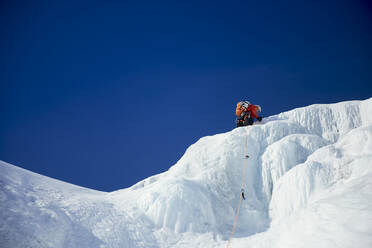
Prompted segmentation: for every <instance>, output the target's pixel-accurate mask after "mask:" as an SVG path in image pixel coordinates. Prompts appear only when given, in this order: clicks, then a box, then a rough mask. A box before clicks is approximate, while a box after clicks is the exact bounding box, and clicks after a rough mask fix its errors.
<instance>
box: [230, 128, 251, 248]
mask: <svg viewBox="0 0 372 248" xmlns="http://www.w3.org/2000/svg"><path fill="white" fill-rule="evenodd" d="M246 130H247V133H246V137H245V149H244V152H245V158H249V156H248V127H246ZM247 164H248V162H247V163H244V166H243V171H242V183H241V194H240V198H239V204H238V208H237V209H236V213H235V219H234V224H233V228H232V230H231V234H230V237H229V241H227V245H226V248H229V246H230V243H231V239H232V237H233V236H234V233H235V230H236V223H237V222H238V218H239V212H240V206H241V204H242V200H243V198H244V179H245V171H246V168H247ZM244 199H245V198H244Z"/></svg>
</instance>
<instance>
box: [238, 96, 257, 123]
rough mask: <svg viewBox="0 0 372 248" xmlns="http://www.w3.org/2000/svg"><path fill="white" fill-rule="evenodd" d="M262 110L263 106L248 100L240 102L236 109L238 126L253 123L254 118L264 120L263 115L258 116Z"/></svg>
mask: <svg viewBox="0 0 372 248" xmlns="http://www.w3.org/2000/svg"><path fill="white" fill-rule="evenodd" d="M260 112H261V107H260V106H259V105H253V104H250V103H249V102H248V101H241V102H238V104H237V105H236V111H235V114H236V116H237V119H236V127H242V126H248V125H253V118H256V119H257V120H258V121H262V116H258V113H260Z"/></svg>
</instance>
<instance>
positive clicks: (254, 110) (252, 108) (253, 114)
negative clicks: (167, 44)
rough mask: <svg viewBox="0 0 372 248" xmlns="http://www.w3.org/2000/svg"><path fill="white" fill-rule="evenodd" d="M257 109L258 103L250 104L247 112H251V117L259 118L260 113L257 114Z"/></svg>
mask: <svg viewBox="0 0 372 248" xmlns="http://www.w3.org/2000/svg"><path fill="white" fill-rule="evenodd" d="M257 110H258V107H257V105H252V104H251V105H249V106H248V108H247V112H251V117H252V118H256V119H257V118H258V115H257Z"/></svg>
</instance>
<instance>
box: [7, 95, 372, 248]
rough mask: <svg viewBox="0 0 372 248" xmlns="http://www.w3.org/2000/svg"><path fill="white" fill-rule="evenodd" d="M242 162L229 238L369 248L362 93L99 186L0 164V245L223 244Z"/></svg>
mask: <svg viewBox="0 0 372 248" xmlns="http://www.w3.org/2000/svg"><path fill="white" fill-rule="evenodd" d="M246 140H247V143H248V155H249V159H245V151H244V146H245V142H246ZM244 163H247V171H246V174H245V175H246V177H245V185H244V190H245V196H246V199H247V200H246V201H244V202H243V204H242V207H241V210H240V215H239V221H238V225H237V230H236V234H235V238H234V239H233V247H262V248H264V247H315V246H316V247H355V246H356V245H358V247H370V246H371V245H372V193H371V192H372V168H371V164H372V98H370V99H367V100H364V101H349V102H341V103H336V104H316V105H311V106H308V107H304V108H298V109H294V110H291V111H288V112H285V113H281V114H279V115H276V116H271V117H268V118H265V119H264V120H263V122H262V123H261V124H260V125H253V126H250V127H241V128H236V129H234V130H232V131H230V132H227V133H223V134H217V135H214V136H207V137H203V138H201V139H200V140H199V141H198V142H196V143H195V144H193V145H191V146H190V147H189V148H188V149H187V150H186V152H185V154H184V156H182V158H181V159H180V160H179V161H178V162H177V163H176V164H175V165H174V166H172V167H171V168H170V169H169V170H168V171H166V172H164V173H161V174H159V175H155V176H152V177H149V178H147V179H145V180H143V181H141V182H138V183H137V184H135V185H133V186H132V187H130V188H126V189H122V190H118V191H114V192H110V193H106V192H98V191H94V190H90V189H85V188H82V187H78V186H75V185H71V184H67V183H64V182H61V181H58V180H55V179H51V178H47V177H44V176H41V175H38V174H35V173H32V172H29V171H26V170H23V169H21V168H18V167H16V166H13V165H9V164H7V163H5V162H0V210H1V211H0V247H57V248H58V247H138V248H140V247H224V246H225V245H226V239H227V238H228V235H229V232H230V231H231V228H232V224H233V218H234V212H235V208H236V206H237V203H238V201H239V196H240V195H239V194H240V187H241V185H240V183H241V175H242V169H243V165H244ZM356 223H358V224H356Z"/></svg>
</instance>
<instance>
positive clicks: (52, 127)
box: [0, 0, 372, 191]
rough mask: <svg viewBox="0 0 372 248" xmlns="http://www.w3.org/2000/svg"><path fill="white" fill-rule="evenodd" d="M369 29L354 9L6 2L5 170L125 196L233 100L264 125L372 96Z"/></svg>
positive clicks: (364, 10)
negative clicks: (295, 112)
mask: <svg viewBox="0 0 372 248" xmlns="http://www.w3.org/2000/svg"><path fill="white" fill-rule="evenodd" d="M119 2H120V3H119ZM371 30H372V5H371V3H370V2H369V1H361V0H337V1H336V0H335V1H327V0H321V1H318V0H311V1H297V0H293V1H275V0H269V1H249V0H247V1H201V0H198V1H78V0H75V1H10V0H6V1H1V3H0V37H1V39H0V54H1V57H0V114H1V119H0V159H1V160H3V161H6V162H9V163H12V164H15V165H18V166H20V167H22V168H25V169H28V170H31V171H34V172H37V173H40V174H43V175H47V176H50V177H53V178H57V179H61V180H63V181H67V182H70V183H73V184H77V185H81V186H85V187H89V188H93V189H97V190H103V191H112V190H116V189H121V188H125V187H129V186H131V185H133V184H134V183H136V182H138V181H139V180H142V179H144V178H146V177H149V176H151V175H154V174H157V173H160V172H163V171H166V170H167V169H168V168H169V167H170V166H172V165H173V164H175V163H176V162H177V160H178V159H179V158H180V157H181V156H182V155H183V153H184V152H185V150H186V149H187V147H188V146H190V145H191V144H193V143H195V142H196V141H197V140H198V139H199V138H201V137H203V136H206V135H213V134H217V133H221V132H227V131H229V130H231V129H233V128H234V127H235V123H234V119H235V117H234V111H235V106H236V103H237V102H238V101H240V100H242V99H245V100H249V101H250V102H251V103H254V104H259V105H261V107H262V110H263V112H262V115H263V116H264V117H265V116H270V115H273V114H278V113H280V112H283V111H286V110H290V109H293V108H296V107H302V106H306V105H310V104H313V103H333V102H339V101H345V100H363V99H366V98H369V97H372V46H371V44H372V31H371ZM251 145H255V144H251Z"/></svg>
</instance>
